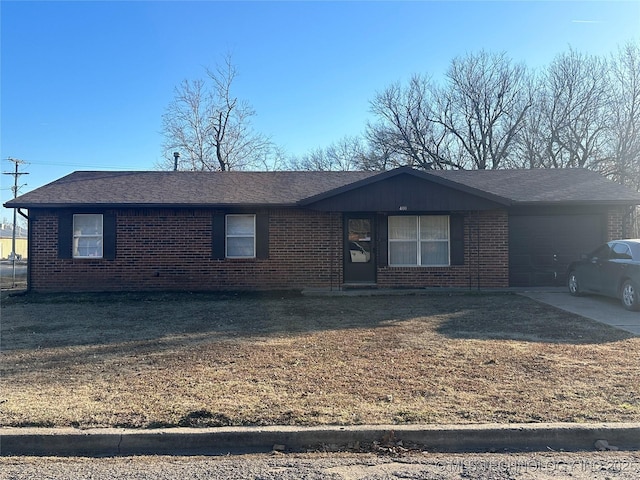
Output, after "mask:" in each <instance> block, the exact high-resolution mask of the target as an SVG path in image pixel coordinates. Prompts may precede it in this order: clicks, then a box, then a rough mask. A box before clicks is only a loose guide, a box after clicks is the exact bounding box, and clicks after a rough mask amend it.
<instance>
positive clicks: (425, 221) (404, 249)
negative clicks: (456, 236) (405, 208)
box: [388, 215, 450, 267]
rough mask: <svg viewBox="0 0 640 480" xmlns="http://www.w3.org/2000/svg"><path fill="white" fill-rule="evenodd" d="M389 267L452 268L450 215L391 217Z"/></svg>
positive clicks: (389, 226) (389, 221)
mask: <svg viewBox="0 0 640 480" xmlns="http://www.w3.org/2000/svg"><path fill="white" fill-rule="evenodd" d="M388 228H389V265H391V266H398V267H401V266H430V267H441V266H448V265H450V258H449V250H450V247H449V217H448V216H447V215H402V216H389V218H388Z"/></svg>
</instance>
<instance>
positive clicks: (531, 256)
mask: <svg viewBox="0 0 640 480" xmlns="http://www.w3.org/2000/svg"><path fill="white" fill-rule="evenodd" d="M605 237H606V217H605V216H604V215H522V216H510V217H509V284H510V285H511V286H512V287H541V286H559V285H564V284H565V282H566V273H567V272H566V270H567V267H568V266H569V263H571V262H572V261H574V260H577V259H579V258H580V254H582V253H588V252H590V251H592V250H593V249H594V248H596V247H597V246H598V245H599V244H601V243H603V242H605V241H606V238H605Z"/></svg>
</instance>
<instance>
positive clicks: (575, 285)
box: [568, 272, 582, 297]
mask: <svg viewBox="0 0 640 480" xmlns="http://www.w3.org/2000/svg"><path fill="white" fill-rule="evenodd" d="M568 283H569V293H570V294H571V295H573V296H574V297H579V296H580V295H582V291H581V290H580V281H579V280H578V274H577V273H576V272H570V273H569V282H568Z"/></svg>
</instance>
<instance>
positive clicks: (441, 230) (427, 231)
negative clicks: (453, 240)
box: [420, 216, 449, 240]
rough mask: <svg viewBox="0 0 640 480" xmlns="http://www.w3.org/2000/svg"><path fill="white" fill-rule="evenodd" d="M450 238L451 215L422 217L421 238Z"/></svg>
mask: <svg viewBox="0 0 640 480" xmlns="http://www.w3.org/2000/svg"><path fill="white" fill-rule="evenodd" d="M448 238H449V217H445V216H424V217H420V240H447V239H448Z"/></svg>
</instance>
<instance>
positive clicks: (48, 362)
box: [0, 294, 640, 428]
mask: <svg viewBox="0 0 640 480" xmlns="http://www.w3.org/2000/svg"><path fill="white" fill-rule="evenodd" d="M1 327H2V336H1V354H0V360H1V363H0V425H3V426H24V425H43V426H76V427H82V428H84V427H102V426H122V427H147V428H148V427H165V426H221V425H274V424H279V425H319V424H400V423H480V422H542V421H549V422H595V421H597V422H620V421H635V422H637V421H640V382H638V371H640V338H638V337H633V336H632V335H631V334H628V333H626V332H623V331H620V330H616V329H614V328H611V327H608V326H606V325H602V324H599V323H597V322H592V321H589V320H586V319H583V318H581V317H578V316H575V315H571V314H568V313H563V312H560V311H558V310H556V309H553V308H550V307H547V306H544V305H541V304H538V303H536V302H534V301H532V300H530V299H527V298H524V297H521V296H517V295H416V296H380V297H322V298H313V297H310V298H309V297H302V296H298V295H291V294H271V295H231V294H227V295H224V294H220V295H212V294H191V295H190V294H138V295H127V294H110V295H34V294H29V295H26V296H24V297H11V298H4V300H3V305H2V324H1Z"/></svg>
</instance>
